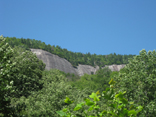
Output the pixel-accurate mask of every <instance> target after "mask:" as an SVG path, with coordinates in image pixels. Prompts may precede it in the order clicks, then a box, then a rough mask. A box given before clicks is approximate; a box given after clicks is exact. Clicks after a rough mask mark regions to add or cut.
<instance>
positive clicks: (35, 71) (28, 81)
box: [10, 47, 45, 98]
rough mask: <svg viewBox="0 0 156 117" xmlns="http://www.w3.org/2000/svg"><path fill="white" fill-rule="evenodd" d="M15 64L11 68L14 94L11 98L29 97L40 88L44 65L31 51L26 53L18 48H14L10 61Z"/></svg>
mask: <svg viewBox="0 0 156 117" xmlns="http://www.w3.org/2000/svg"><path fill="white" fill-rule="evenodd" d="M10 60H11V61H13V62H16V66H15V67H12V70H13V71H16V72H14V74H13V75H12V76H11V77H12V78H14V85H13V89H14V91H15V92H14V93H12V94H11V97H16V98H19V97H21V96H25V97H27V96H29V95H30V94H31V91H37V90H40V89H41V88H42V83H41V78H42V71H43V70H44V69H45V64H44V63H43V62H42V61H41V60H39V59H38V58H37V56H36V55H35V54H33V53H32V52H31V51H27V50H25V49H22V48H20V47H15V48H14V54H13V57H12V58H11V59H10Z"/></svg>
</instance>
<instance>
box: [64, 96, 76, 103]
mask: <svg viewBox="0 0 156 117" xmlns="http://www.w3.org/2000/svg"><path fill="white" fill-rule="evenodd" d="M64 102H65V103H67V104H72V103H73V102H74V101H71V100H70V99H69V98H68V97H66V99H65V100H64Z"/></svg>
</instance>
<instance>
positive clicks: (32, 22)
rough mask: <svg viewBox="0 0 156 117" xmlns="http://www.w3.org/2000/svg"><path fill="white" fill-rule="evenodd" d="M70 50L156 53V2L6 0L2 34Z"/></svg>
mask: <svg viewBox="0 0 156 117" xmlns="http://www.w3.org/2000/svg"><path fill="white" fill-rule="evenodd" d="M1 34H2V35H3V36H5V37H6V36H8V37H17V38H21V37H23V38H30V39H36V40H41V41H42V42H45V43H46V44H50V45H55V46H56V45H59V46H60V47H61V48H66V49H67V50H69V51H73V52H81V53H88V52H90V53H91V54H94V53H95V54H98V55H99V54H102V55H106V54H110V53H114V52H115V53H116V54H122V55H123V54H128V55H129V54H135V55H139V51H140V50H142V49H145V50H146V51H149V50H151V51H153V50H154V49H156V0H0V35H1Z"/></svg>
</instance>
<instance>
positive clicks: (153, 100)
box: [116, 49, 156, 117]
mask: <svg viewBox="0 0 156 117" xmlns="http://www.w3.org/2000/svg"><path fill="white" fill-rule="evenodd" d="M116 81H117V82H118V84H117V86H116V87H117V88H119V89H120V91H124V90H126V91H127V93H126V95H125V96H126V98H127V99H128V100H129V101H134V102H135V103H138V104H140V105H142V106H144V109H143V111H142V112H141V113H139V117H155V115H156V51H155V50H154V51H153V52H151V51H149V52H148V53H147V52H146V50H144V49H143V50H142V51H140V55H138V56H135V57H134V58H133V59H130V60H129V64H128V65H126V66H125V67H124V68H123V69H122V70H121V71H120V72H119V75H117V76H116Z"/></svg>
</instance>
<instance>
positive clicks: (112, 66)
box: [105, 64, 125, 71]
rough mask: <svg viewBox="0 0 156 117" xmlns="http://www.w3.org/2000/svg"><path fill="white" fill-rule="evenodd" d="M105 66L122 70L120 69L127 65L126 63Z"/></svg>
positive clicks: (114, 69)
mask: <svg viewBox="0 0 156 117" xmlns="http://www.w3.org/2000/svg"><path fill="white" fill-rule="evenodd" d="M105 67H108V68H109V69H111V71H120V69H122V68H124V67H125V64H122V65H105Z"/></svg>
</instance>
